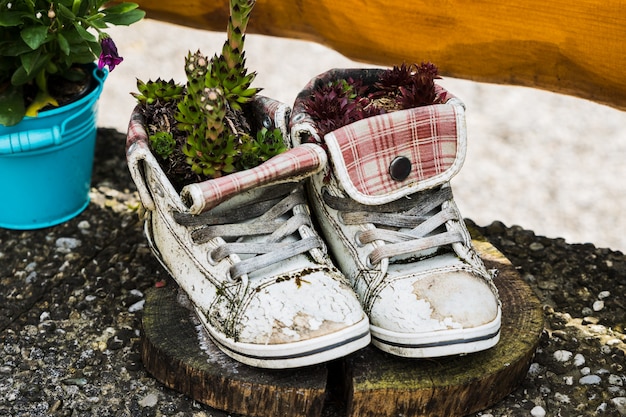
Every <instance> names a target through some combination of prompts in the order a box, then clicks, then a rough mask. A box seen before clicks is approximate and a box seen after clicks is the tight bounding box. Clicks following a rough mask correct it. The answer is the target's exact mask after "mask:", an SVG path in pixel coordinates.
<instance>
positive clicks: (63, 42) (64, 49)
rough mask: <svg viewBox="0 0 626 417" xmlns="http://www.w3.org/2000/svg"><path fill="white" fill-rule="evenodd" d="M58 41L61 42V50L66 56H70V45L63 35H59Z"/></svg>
mask: <svg viewBox="0 0 626 417" xmlns="http://www.w3.org/2000/svg"><path fill="white" fill-rule="evenodd" d="M57 41H58V42H59V48H60V49H61V51H62V52H63V53H64V54H65V55H69V54H70V43H69V42H68V41H67V39H65V36H63V35H62V34H61V33H59V34H58V35H57Z"/></svg>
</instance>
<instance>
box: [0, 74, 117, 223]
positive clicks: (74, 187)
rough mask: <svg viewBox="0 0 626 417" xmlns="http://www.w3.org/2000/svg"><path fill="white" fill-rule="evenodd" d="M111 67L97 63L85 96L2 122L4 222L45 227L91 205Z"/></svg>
mask: <svg viewBox="0 0 626 417" xmlns="http://www.w3.org/2000/svg"><path fill="white" fill-rule="evenodd" d="M107 74H108V73H107V71H106V70H103V71H100V70H98V69H97V68H95V65H94V69H93V79H94V86H93V89H92V90H91V91H90V92H89V93H88V94H87V95H85V96H84V97H82V98H80V99H79V100H77V101H74V102H72V103H69V104H67V105H63V106H61V107H58V108H55V109H52V110H46V111H43V112H40V113H39V115H38V116H37V117H26V118H24V120H22V121H21V122H20V123H18V124H17V125H15V126H10V127H5V126H0V227H3V228H7V229H18V230H29V229H40V228H44V227H48V226H54V225H57V224H60V223H63V222H65V221H67V220H69V219H71V218H73V217H75V216H77V215H78V214H80V213H81V212H82V211H83V210H84V209H85V208H86V207H87V206H88V205H89V188H90V185H91V173H92V168H93V158H94V149H95V143H96V117H97V111H98V99H99V98H100V94H101V93H102V87H103V84H104V80H105V79H106V77H107Z"/></svg>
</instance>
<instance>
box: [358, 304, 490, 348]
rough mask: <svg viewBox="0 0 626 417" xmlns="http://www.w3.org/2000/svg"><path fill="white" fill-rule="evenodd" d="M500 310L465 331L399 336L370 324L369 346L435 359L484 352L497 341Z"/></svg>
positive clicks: (455, 330) (403, 334) (396, 333)
mask: <svg viewBox="0 0 626 417" xmlns="http://www.w3.org/2000/svg"><path fill="white" fill-rule="evenodd" d="M501 320H502V310H501V309H500V308H498V314H497V316H496V318H495V319H494V320H493V321H492V322H490V323H487V324H484V325H482V326H479V327H473V328H469V329H451V330H438V331H433V332H427V333H399V332H392V331H389V330H385V329H382V328H380V327H377V326H374V325H371V326H370V331H371V334H372V344H373V345H374V346H376V347H377V348H378V349H380V350H382V351H385V352H388V353H390V354H392V355H396V356H402V357H405V358H436V357H440V356H451V355H461V354H468V353H474V352H479V351H482V350H487V349H489V348H491V347H493V346H495V345H496V344H497V343H498V341H499V340H500V325H501Z"/></svg>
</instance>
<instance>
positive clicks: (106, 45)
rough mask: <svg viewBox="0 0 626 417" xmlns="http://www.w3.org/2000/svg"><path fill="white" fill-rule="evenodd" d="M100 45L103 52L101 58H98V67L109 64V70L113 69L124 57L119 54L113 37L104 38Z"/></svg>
mask: <svg viewBox="0 0 626 417" xmlns="http://www.w3.org/2000/svg"><path fill="white" fill-rule="evenodd" d="M100 46H101V47H102V52H101V53H100V58H98V69H102V68H104V67H105V66H108V67H109V71H113V69H114V68H115V67H116V66H117V65H119V63H120V62H122V61H123V60H124V58H122V57H121V56H119V55H118V54H117V47H116V46H115V42H113V39H111V38H109V37H106V38H103V39H102V40H101V41H100Z"/></svg>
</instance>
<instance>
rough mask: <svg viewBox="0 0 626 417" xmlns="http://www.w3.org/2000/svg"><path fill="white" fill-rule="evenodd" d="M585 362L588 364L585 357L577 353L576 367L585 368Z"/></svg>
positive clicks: (575, 357) (575, 358)
mask: <svg viewBox="0 0 626 417" xmlns="http://www.w3.org/2000/svg"><path fill="white" fill-rule="evenodd" d="M585 362H586V360H585V357H584V356H583V355H582V354H581V353H577V354H576V356H574V365H575V366H583V365H584V364H585Z"/></svg>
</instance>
